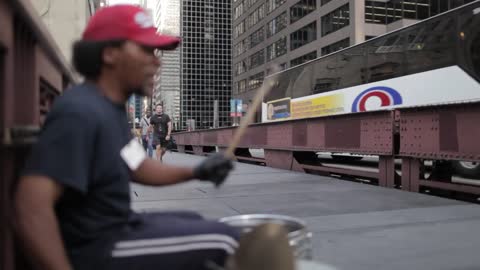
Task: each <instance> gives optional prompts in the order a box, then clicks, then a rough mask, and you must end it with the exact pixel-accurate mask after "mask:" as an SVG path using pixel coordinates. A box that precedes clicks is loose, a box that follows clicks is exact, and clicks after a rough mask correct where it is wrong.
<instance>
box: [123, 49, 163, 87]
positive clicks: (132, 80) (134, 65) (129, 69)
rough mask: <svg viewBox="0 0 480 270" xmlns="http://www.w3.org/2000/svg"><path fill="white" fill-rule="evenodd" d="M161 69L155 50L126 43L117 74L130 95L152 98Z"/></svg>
mask: <svg viewBox="0 0 480 270" xmlns="http://www.w3.org/2000/svg"><path fill="white" fill-rule="evenodd" d="M159 68H160V60H159V59H158V57H157V56H156V55H155V48H152V47H147V46H142V45H139V44H137V43H135V42H132V41H126V42H125V44H124V45H123V46H122V47H121V52H120V57H119V61H118V65H117V70H118V73H117V74H118V76H119V79H120V80H123V81H124V83H125V84H126V87H127V89H128V90H129V92H130V94H132V93H134V94H139V95H142V96H151V95H152V92H153V84H154V76H155V74H156V73H157V70H158V69H159Z"/></svg>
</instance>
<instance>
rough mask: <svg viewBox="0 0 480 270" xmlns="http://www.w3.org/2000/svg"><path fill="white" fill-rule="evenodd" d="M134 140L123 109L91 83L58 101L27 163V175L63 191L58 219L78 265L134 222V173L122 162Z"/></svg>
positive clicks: (69, 250)
mask: <svg viewBox="0 0 480 270" xmlns="http://www.w3.org/2000/svg"><path fill="white" fill-rule="evenodd" d="M130 139H131V133H130V129H129V127H128V121H127V115H126V111H125V106H124V104H115V103H113V102H111V101H110V100H109V99H107V98H106V97H104V96H102V95H101V94H100V92H99V91H98V89H97V88H96V86H94V85H93V84H87V83H86V84H82V85H78V86H75V87H73V88H72V89H70V90H68V91H66V92H65V94H64V95H63V96H61V97H59V98H58V99H57V100H56V101H55V103H54V105H53V108H52V110H51V111H50V113H49V114H48V116H47V119H46V122H45V125H44V126H43V129H42V133H41V135H40V137H39V141H38V142H37V144H36V145H35V146H34V147H33V149H32V153H31V156H30V157H29V159H28V160H27V163H26V167H25V170H24V172H23V174H24V175H42V176H47V177H49V178H51V179H53V180H54V181H56V182H58V183H60V184H61V185H62V186H63V187H64V193H63V195H62V197H61V198H60V199H59V202H58V203H57V205H56V214H57V217H58V219H59V226H60V230H61V234H62V237H63V240H64V243H65V246H66V248H67V250H68V253H69V256H70V258H71V259H72V260H73V261H74V265H75V260H76V259H75V254H76V253H78V252H80V250H88V249H90V248H89V246H91V245H92V243H96V241H97V242H98V241H99V240H101V239H106V238H107V237H109V235H111V234H112V233H114V232H116V231H117V232H118V231H121V230H122V229H123V227H124V226H125V225H126V224H127V223H128V222H129V219H130V218H131V216H132V211H131V210H130V185H129V183H130V179H131V172H130V170H129V168H128V167H127V164H126V163H125V162H124V161H123V159H122V158H121V156H120V151H121V149H122V148H123V147H124V146H125V145H126V144H128V142H129V141H130ZM80 253H81V252H80Z"/></svg>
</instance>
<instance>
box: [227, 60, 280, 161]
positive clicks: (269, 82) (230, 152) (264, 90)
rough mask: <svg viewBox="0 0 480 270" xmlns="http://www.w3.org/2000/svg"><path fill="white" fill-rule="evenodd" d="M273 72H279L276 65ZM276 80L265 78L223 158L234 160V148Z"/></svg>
mask: <svg viewBox="0 0 480 270" xmlns="http://www.w3.org/2000/svg"><path fill="white" fill-rule="evenodd" d="M272 70H273V72H272V73H275V72H277V71H279V70H280V68H279V66H278V65H275V66H273V67H272ZM276 82H277V80H276V79H273V78H272V77H269V78H267V79H266V80H264V81H263V85H262V87H261V88H260V89H259V90H258V91H257V94H256V95H255V97H254V98H253V101H252V103H251V104H250V108H248V111H247V113H246V114H245V117H243V119H242V121H241V122H240V126H239V127H238V128H237V129H236V132H235V135H233V139H232V141H231V142H230V145H229V146H228V148H227V150H226V151H225V154H224V155H225V157H227V158H230V159H233V158H235V153H234V152H235V148H237V145H238V144H239V143H240V140H241V139H242V137H243V135H244V134H245V131H247V127H248V126H249V125H250V124H251V123H252V122H253V116H254V114H255V111H256V109H257V107H258V106H259V105H260V103H261V102H262V100H263V97H264V96H266V95H267V94H268V93H269V92H270V90H272V88H273V86H274V85H275V84H276Z"/></svg>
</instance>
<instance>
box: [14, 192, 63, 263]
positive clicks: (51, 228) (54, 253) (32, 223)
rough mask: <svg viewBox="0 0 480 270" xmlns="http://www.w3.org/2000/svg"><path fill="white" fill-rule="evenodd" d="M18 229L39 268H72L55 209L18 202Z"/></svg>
mask: <svg viewBox="0 0 480 270" xmlns="http://www.w3.org/2000/svg"><path fill="white" fill-rule="evenodd" d="M17 215H18V216H17V219H18V226H19V228H18V231H19V234H20V236H21V238H22V239H23V242H24V243H25V247H26V248H27V251H28V252H29V253H30V255H32V256H33V259H34V263H35V264H37V265H38V266H39V267H38V269H45V270H71V269H72V267H71V265H70V263H69V261H68V258H67V255H66V252H65V247H64V245H63V241H62V238H61V236H60V230H59V227H58V223H57V219H56V216H55V213H54V211H53V209H46V208H43V207H36V206H35V205H29V204H28V202H17Z"/></svg>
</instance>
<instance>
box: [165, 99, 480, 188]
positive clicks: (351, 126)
mask: <svg viewBox="0 0 480 270" xmlns="http://www.w3.org/2000/svg"><path fill="white" fill-rule="evenodd" d="M478 119H480V103H468V104H453V105H440V106H427V107H416V108H405V109H399V110H395V111H376V112H367V113H359V114H350V115H339V116H329V117H319V118H309V119H299V120H290V121H282V122H270V123H262V124H254V125H251V126H250V127H249V129H248V131H247V133H246V135H245V137H244V138H243V139H242V141H241V143H240V144H239V146H238V147H237V149H236V151H235V154H236V158H237V159H238V160H244V161H249V162H257V163H264V164H265V165H267V166H271V167H275V168H281V169H287V170H295V171H303V172H309V171H315V172H317V173H318V172H323V173H325V174H341V175H350V176H354V177H360V178H368V179H372V180H373V181H374V182H376V183H377V184H378V185H380V186H385V187H392V188H394V187H395V188H401V189H403V190H409V191H415V192H418V191H419V188H420V186H425V187H431V188H438V189H445V190H450V191H459V192H466V193H472V194H480V188H479V187H477V186H473V185H465V184H461V183H454V182H452V170H451V163H435V164H440V165H441V166H442V167H441V168H439V166H436V168H434V169H435V172H437V173H432V174H431V175H430V177H428V179H427V177H426V176H425V174H424V173H423V170H422V169H423V164H424V160H438V161H443V160H462V161H475V162H478V161H480V143H478V138H480V125H478V124H476V121H478ZM235 129H236V127H231V128H220V129H209V130H198V131H191V132H181V133H176V134H175V135H174V137H175V140H176V142H177V145H178V151H179V152H186V153H192V154H197V155H204V154H208V153H209V152H212V151H215V150H216V147H219V148H220V150H221V149H223V148H226V147H228V145H229V142H230V140H231V138H232V137H233V134H234V132H235ZM252 148H262V149H264V158H258V157H252V156H251V154H250V152H249V149H252ZM317 152H331V153H351V154H359V155H375V156H379V162H378V167H377V168H376V169H373V170H365V168H360V167H358V166H357V168H356V167H355V166H340V167H339V166H330V165H329V164H328V163H323V162H320V161H319V159H318V157H317V154H316V153H317ZM398 159H401V160H402V169H401V170H397V169H396V168H397V167H398V166H397V164H396V162H395V160H398ZM448 168H450V169H448ZM438 172H441V173H438Z"/></svg>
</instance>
